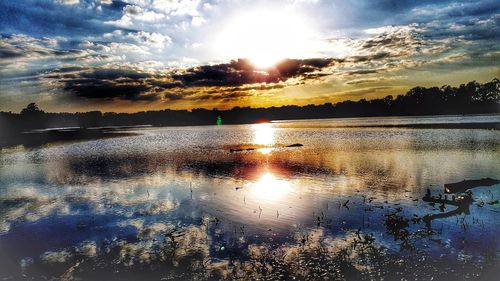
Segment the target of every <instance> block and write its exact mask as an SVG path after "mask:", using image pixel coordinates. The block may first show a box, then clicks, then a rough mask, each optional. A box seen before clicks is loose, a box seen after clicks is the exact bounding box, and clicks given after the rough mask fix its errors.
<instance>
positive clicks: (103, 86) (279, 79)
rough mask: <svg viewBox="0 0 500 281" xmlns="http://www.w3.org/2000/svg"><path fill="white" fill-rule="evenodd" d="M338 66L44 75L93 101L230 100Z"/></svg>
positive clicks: (294, 62)
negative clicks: (159, 72) (264, 69)
mask: <svg viewBox="0 0 500 281" xmlns="http://www.w3.org/2000/svg"><path fill="white" fill-rule="evenodd" d="M335 62H336V60H334V59H304V60H298V59H288V60H284V61H282V62H280V63H279V64H277V65H276V66H275V67H274V68H272V69H268V70H266V71H263V70H259V69H256V68H255V67H254V66H253V65H252V64H251V63H250V62H249V61H247V60H243V59H240V60H235V61H231V62H229V63H225V64H217V65H203V66H198V67H193V68H188V69H185V70H174V71H172V72H164V73H161V74H154V73H149V72H143V71H139V70H136V69H132V68H120V69H116V68H113V69H110V68H89V67H66V68H59V69H56V70H54V71H52V72H50V73H47V74H44V75H43V79H45V80H46V81H49V82H50V81H55V82H56V84H59V85H60V87H61V88H62V89H63V90H64V91H66V92H70V93H73V94H74V95H76V96H78V97H85V98H91V99H122V100H160V99H163V100H181V99H190V100H193V99H199V100H207V99H221V100H230V99H235V98H240V97H243V96H245V95H247V94H246V93H245V92H248V91H252V90H257V91H258V90H269V89H278V88H283V87H285V86H286V85H285V84H284V82H286V81H287V80H288V79H290V78H298V79H299V80H307V79H313V78H316V77H314V76H312V75H314V74H315V73H317V72H319V71H321V70H323V69H325V68H328V67H330V66H332V65H333V64H334V63H335ZM318 77H319V76H318ZM295 84H296V83H295Z"/></svg>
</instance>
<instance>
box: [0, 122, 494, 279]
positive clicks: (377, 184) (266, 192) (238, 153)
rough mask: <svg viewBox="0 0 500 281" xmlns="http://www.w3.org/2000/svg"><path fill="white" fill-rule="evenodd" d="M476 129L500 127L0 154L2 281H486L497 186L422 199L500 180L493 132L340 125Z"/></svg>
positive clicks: (310, 126)
mask: <svg viewBox="0 0 500 281" xmlns="http://www.w3.org/2000/svg"><path fill="white" fill-rule="evenodd" d="M478 118H479V119H480V121H484V120H483V119H486V120H487V121H491V120H493V121H497V122H498V121H499V120H498V119H499V118H500V117H499V116H493V117H436V118H420V119H419V118H378V119H373V118H372V119H348V120H323V121H290V122H279V123H270V124H256V125H238V126H220V127H216V126H205V127H176V128H152V129H144V130H136V131H134V132H136V133H138V135H135V136H126V137H118V138H108V139H100V140H95V141H85V142H77V143H66V144H64V143H63V144H61V143H59V144H54V145H50V144H48V145H45V146H42V147H38V148H29V149H25V148H23V147H21V146H20V147H16V148H9V149H3V150H1V152H0V279H2V280H3V279H6V280H10V279H14V280H17V279H35V280H46V279H54V280H57V279H59V280H82V279H83V280H148V279H153V280H160V279H162V280H185V279H188V280H191V279H195V280H203V279H216V280H219V279H243V280H244V279H250V280H255V279H264V280H270V279H287V280H289V279H298V280H301V279H320V280H323V279H324V280H332V279H348V280H373V279H377V280H378V279H385V280H402V279H403V280H416V279H419V280H432V279H433V280H462V279H483V280H495V279H496V277H498V276H499V275H498V274H499V271H500V268H499V266H500V263H499V262H500V234H499V233H500V220H499V212H500V204H499V201H498V200H499V199H500V189H499V187H500V185H498V184H497V185H493V186H489V187H486V186H482V187H477V188H473V189H472V190H471V191H472V198H473V199H474V202H473V203H472V204H471V205H470V207H469V212H465V213H459V214H457V213H454V212H453V210H455V209H456V207H455V206H453V205H441V204H439V203H436V204H433V205H431V204H429V203H428V202H424V201H423V200H422V198H423V197H424V195H425V194H426V190H427V189H430V190H431V194H432V196H436V198H437V196H438V195H439V194H442V193H443V185H444V184H446V183H452V182H458V181H462V180H464V179H468V180H470V179H481V178H486V177H490V178H496V179H498V178H500V132H499V131H498V130H483V129H414V128H413V129H412V128H377V127H365V128H360V127H348V128H339V127H338V126H339V124H340V125H345V124H350V125H353V126H357V125H366V124H367V125H373V124H375V125H376V124H401V123H403V124H406V123H407V124H419V123H422V122H424V123H425V122H431V123H439V122H441V123H443V122H444V123H450V122H476V121H477V120H478ZM295 143H300V144H303V146H296V147H287V146H288V145H291V144H295ZM247 149H248V150H247ZM442 196H443V198H444V194H443V195H442ZM447 196H448V197H447V198H451V196H452V195H447ZM454 196H457V198H458V196H460V194H455V195H454ZM448 212H451V213H450V214H448ZM435 214H443V215H442V216H431V217H429V216H427V217H426V215H435ZM424 218H427V219H424ZM429 218H432V219H429ZM495 274H496V275H495ZM141 278H142V279H141ZM497 280H498V279H497Z"/></svg>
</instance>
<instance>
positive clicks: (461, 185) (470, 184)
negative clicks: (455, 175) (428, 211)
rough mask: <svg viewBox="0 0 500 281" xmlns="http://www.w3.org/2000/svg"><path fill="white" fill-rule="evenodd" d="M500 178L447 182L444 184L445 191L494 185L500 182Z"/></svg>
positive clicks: (454, 191)
mask: <svg viewBox="0 0 500 281" xmlns="http://www.w3.org/2000/svg"><path fill="white" fill-rule="evenodd" d="M499 183H500V180H495V179H492V178H484V179H480V180H463V181H461V182H456V183H447V184H445V185H444V192H446V193H461V192H465V191H467V190H468V189H472V188H475V187H479V186H492V185H495V184H499Z"/></svg>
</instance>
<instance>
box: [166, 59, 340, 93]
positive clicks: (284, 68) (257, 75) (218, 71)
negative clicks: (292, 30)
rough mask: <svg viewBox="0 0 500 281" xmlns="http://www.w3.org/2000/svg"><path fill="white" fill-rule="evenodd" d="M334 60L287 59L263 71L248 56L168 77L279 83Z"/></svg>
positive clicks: (187, 81)
mask: <svg viewBox="0 0 500 281" xmlns="http://www.w3.org/2000/svg"><path fill="white" fill-rule="evenodd" d="M335 61H336V60H335V59H332V58H328V59H320V58H318V59H304V60H298V59H287V60H284V61H282V62H280V63H278V64H277V65H276V66H275V67H273V68H270V69H267V70H265V71H263V70H259V69H256V68H255V67H254V66H253V65H252V64H251V63H250V62H249V61H248V60H244V59H239V60H234V61H231V62H230V63H226V64H217V65H204V66H199V67H193V68H189V69H187V70H185V71H182V72H179V73H174V74H173V75H172V78H174V79H175V80H177V81H179V82H181V83H182V85H183V86H185V87H188V86H241V85H245V84H255V83H279V82H283V81H286V80H288V79H289V78H294V77H300V78H306V77H307V76H306V74H310V73H314V72H317V71H320V70H322V69H323V68H325V67H328V66H330V65H332V64H333V63H334V62H335Z"/></svg>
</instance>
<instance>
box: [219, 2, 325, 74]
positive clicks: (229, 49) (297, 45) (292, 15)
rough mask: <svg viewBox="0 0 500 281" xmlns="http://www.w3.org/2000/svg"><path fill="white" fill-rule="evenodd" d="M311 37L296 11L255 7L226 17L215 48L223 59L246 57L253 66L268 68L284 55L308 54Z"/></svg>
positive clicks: (294, 56)
mask: <svg viewBox="0 0 500 281" xmlns="http://www.w3.org/2000/svg"><path fill="white" fill-rule="evenodd" d="M315 36H316V33H315V32H314V29H313V28H311V24H310V22H309V21H308V20H307V19H306V17H304V16H303V15H300V14H298V12H294V11H287V10H280V11H276V10H275V9H256V10H251V11H245V12H241V13H237V14H235V15H234V16H233V17H231V18H229V19H228V20H227V22H226V24H225V25H224V27H223V28H222V30H221V32H220V34H219V35H218V38H217V39H216V40H215V48H216V49H217V50H218V51H219V53H220V54H221V55H222V56H224V57H225V58H227V59H236V58H246V59H249V60H250V61H251V62H252V63H253V64H254V65H255V66H256V67H257V68H269V67H271V66H273V65H275V64H276V63H277V62H279V61H281V60H283V59H285V58H304V57H308V56H309V57H310V56H312V55H313V53H314V50H315V49H316V46H315V45H316V43H315V39H314V38H315Z"/></svg>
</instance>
